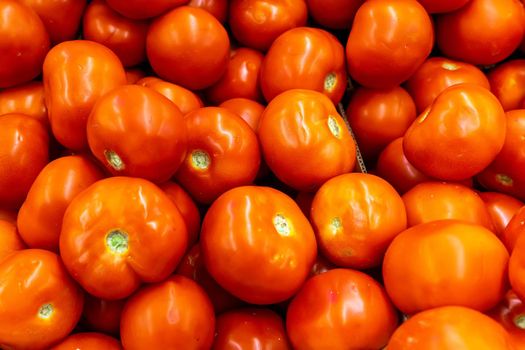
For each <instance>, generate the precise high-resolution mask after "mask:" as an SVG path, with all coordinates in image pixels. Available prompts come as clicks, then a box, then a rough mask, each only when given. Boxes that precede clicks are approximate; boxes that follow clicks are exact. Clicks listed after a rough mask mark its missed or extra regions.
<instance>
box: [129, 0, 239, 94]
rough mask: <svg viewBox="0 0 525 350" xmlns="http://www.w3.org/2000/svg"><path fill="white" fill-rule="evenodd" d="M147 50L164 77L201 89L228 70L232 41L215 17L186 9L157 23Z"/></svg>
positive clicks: (147, 41) (151, 33) (149, 39)
mask: <svg viewBox="0 0 525 350" xmlns="http://www.w3.org/2000/svg"><path fill="white" fill-rule="evenodd" d="M126 1H127V0H126ZM146 51H147V56H148V59H149V62H150V64H151V67H152V68H153V70H154V71H155V72H156V73H157V74H158V75H159V76H160V77H161V78H163V79H166V80H168V81H169V82H172V83H175V84H179V85H182V86H184V87H186V88H188V89H191V90H200V89H204V88H207V87H210V86H211V85H213V84H215V83H216V82H217V81H219V79H220V78H221V76H222V75H223V74H224V72H225V71H226V68H227V67H228V59H229V57H230V39H229V38H228V33H227V32H226V29H224V27H223V26H222V24H221V22H219V21H218V20H217V19H216V18H215V17H213V15H211V14H210V13H208V12H206V11H205V10H203V9H200V8H196V7H189V6H182V7H179V8H176V9H174V10H172V11H170V12H169V13H168V14H166V15H164V16H162V17H159V18H157V19H156V20H154V21H153V23H152V24H151V26H150V29H149V31H148V37H147V39H146Z"/></svg>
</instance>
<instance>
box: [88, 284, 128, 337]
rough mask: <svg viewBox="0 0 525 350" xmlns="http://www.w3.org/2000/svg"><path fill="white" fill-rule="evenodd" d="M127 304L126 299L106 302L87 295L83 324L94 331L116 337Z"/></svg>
mask: <svg viewBox="0 0 525 350" xmlns="http://www.w3.org/2000/svg"><path fill="white" fill-rule="evenodd" d="M125 303H126V299H119V300H104V299H100V298H96V297H94V296H92V295H89V294H86V298H85V300H84V311H83V312H82V323H83V324H85V325H86V326H87V327H88V328H89V329H90V330H92V331H97V332H102V333H107V334H115V335H116V334H118V332H119V330H120V315H121V314H122V310H123V309H124V304H125Z"/></svg>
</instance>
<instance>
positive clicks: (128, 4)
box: [108, 0, 188, 19]
mask: <svg viewBox="0 0 525 350" xmlns="http://www.w3.org/2000/svg"><path fill="white" fill-rule="evenodd" d="M186 3H188V0H108V5H109V6H111V7H112V8H113V9H114V10H115V11H117V12H119V13H120V14H121V15H123V16H124V17H128V18H132V19H145V18H152V17H157V16H159V15H162V14H163V13H165V12H167V11H169V10H170V9H173V8H175V7H178V6H181V5H184V4H186Z"/></svg>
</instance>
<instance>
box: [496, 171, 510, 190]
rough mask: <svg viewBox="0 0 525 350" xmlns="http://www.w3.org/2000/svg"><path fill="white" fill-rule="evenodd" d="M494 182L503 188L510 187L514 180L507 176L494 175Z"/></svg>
mask: <svg viewBox="0 0 525 350" xmlns="http://www.w3.org/2000/svg"><path fill="white" fill-rule="evenodd" d="M496 181H497V182H498V183H500V184H502V185H503V186H507V187H511V186H512V185H513V184H514V180H512V178H511V177H510V176H508V175H505V174H497V175H496Z"/></svg>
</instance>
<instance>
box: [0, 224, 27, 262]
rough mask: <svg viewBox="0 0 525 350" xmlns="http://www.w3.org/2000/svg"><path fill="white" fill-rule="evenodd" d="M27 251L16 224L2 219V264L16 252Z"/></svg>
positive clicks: (0, 249)
mask: <svg viewBox="0 0 525 350" xmlns="http://www.w3.org/2000/svg"><path fill="white" fill-rule="evenodd" d="M22 249H26V245H25V243H24V241H22V238H21V237H20V235H19V234H18V230H17V229H16V224H15V222H10V221H7V220H4V219H0V262H1V261H2V260H3V259H4V258H5V257H7V256H8V255H9V254H11V253H12V252H14V251H17V250H22Z"/></svg>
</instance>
